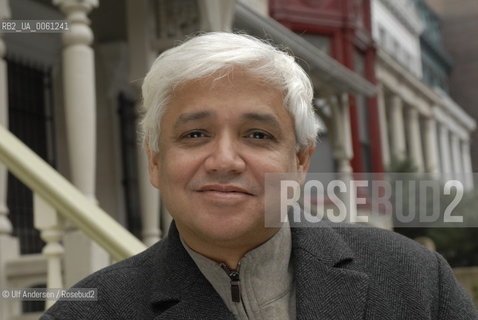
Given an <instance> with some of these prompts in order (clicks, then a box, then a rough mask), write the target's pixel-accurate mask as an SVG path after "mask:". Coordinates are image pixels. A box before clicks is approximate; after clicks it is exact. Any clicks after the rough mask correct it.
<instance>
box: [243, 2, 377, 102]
mask: <svg viewBox="0 0 478 320" xmlns="http://www.w3.org/2000/svg"><path fill="white" fill-rule="evenodd" d="M236 3H237V4H236V12H235V17H234V27H235V28H236V29H240V30H244V31H247V32H248V33H250V34H252V35H254V36H257V37H260V38H263V39H264V38H265V39H269V40H272V41H274V42H276V43H278V44H281V45H285V46H287V47H288V48H289V49H290V50H291V51H292V52H293V53H294V55H296V56H297V57H299V58H301V59H303V60H304V61H305V62H306V63H307V67H308V69H309V70H310V72H311V73H312V74H313V75H315V76H316V77H318V78H319V79H320V80H321V82H323V83H325V84H326V85H328V86H330V87H335V88H337V89H339V90H341V91H345V92H349V93H356V94H363V95H365V96H369V97H370V96H373V95H375V93H376V90H375V86H374V85H373V84H372V83H370V82H369V81H367V80H365V79H364V78H363V77H361V76H360V75H358V74H357V73H355V72H353V71H351V70H349V69H347V68H346V67H344V66H343V65H342V64H340V63H339V62H338V61H336V60H335V59H333V58H331V57H330V56H329V55H327V54H326V53H324V52H322V51H320V50H319V49H318V48H317V47H315V46H314V45H313V44H311V43H309V42H308V41H307V40H305V39H303V38H301V37H300V36H299V35H297V34H296V33H294V32H293V31H291V30H289V29H287V28H286V27H284V26H283V25H282V24H280V23H279V22H277V21H275V20H274V19H271V18H268V17H264V16H262V15H260V14H258V13H257V12H255V11H254V10H253V9H251V8H250V7H249V6H248V5H247V4H244V3H242V1H241V0H239V1H237V2H236Z"/></svg>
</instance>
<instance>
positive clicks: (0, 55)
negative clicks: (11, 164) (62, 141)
mask: <svg viewBox="0 0 478 320" xmlns="http://www.w3.org/2000/svg"><path fill="white" fill-rule="evenodd" d="M0 18H4V19H8V18H10V7H9V5H8V1H7V0H0ZM3 35H4V33H2V32H0V126H4V127H6V128H8V87H7V86H8V84H7V63H6V62H5V59H4V56H5V53H6V47H5V42H4V41H3ZM7 178H8V172H7V168H6V167H5V166H4V165H2V164H0V237H1V236H2V235H10V234H11V233H12V224H11V223H10V220H9V219H8V207H7V182H8V181H7Z"/></svg>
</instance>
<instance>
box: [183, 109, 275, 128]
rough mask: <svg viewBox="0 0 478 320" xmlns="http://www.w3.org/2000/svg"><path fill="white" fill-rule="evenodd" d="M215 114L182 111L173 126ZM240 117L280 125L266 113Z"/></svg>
mask: <svg viewBox="0 0 478 320" xmlns="http://www.w3.org/2000/svg"><path fill="white" fill-rule="evenodd" d="M214 116H215V114H214V113H213V112H211V111H199V112H189V113H183V114H181V115H180V116H179V118H178V120H177V121H176V123H175V124H174V127H176V128H177V127H179V126H180V125H182V124H184V123H187V122H190V121H195V120H202V119H206V118H212V117H214ZM242 118H244V119H246V120H254V121H259V122H264V123H266V124H268V125H270V126H275V127H280V122H279V120H277V118H276V117H275V116H273V115H272V114H268V113H256V112H248V113H245V114H243V115H242Z"/></svg>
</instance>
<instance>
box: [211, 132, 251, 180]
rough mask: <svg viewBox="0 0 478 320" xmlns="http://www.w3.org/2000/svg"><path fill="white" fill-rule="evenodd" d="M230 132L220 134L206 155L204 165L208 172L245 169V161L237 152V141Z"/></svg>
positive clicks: (231, 171)
mask: <svg viewBox="0 0 478 320" xmlns="http://www.w3.org/2000/svg"><path fill="white" fill-rule="evenodd" d="M236 140H237V139H234V138H233V137H232V136H231V135H230V134H221V135H220V136H218V137H217V138H216V141H215V143H214V144H213V147H212V149H211V151H210V154H209V155H208V157H207V159H206V161H205V163H204V166H205V168H206V170H207V172H209V173H219V174H238V173H241V172H243V171H244V170H245V168H246V163H245V161H244V159H243V158H242V157H241V155H240V152H239V142H238V141H236Z"/></svg>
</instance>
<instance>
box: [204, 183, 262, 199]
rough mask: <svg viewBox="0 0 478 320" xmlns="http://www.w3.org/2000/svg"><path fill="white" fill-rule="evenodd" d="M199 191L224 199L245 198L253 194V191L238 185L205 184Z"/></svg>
mask: <svg viewBox="0 0 478 320" xmlns="http://www.w3.org/2000/svg"><path fill="white" fill-rule="evenodd" d="M197 192H199V193H201V194H204V195H208V196H212V197H218V198H224V199H229V198H231V199H237V198H243V197H245V196H253V194H252V193H250V192H248V191H247V190H245V189H243V188H240V187H236V186H224V185H213V186H203V187H202V188H200V189H199V190H197Z"/></svg>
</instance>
